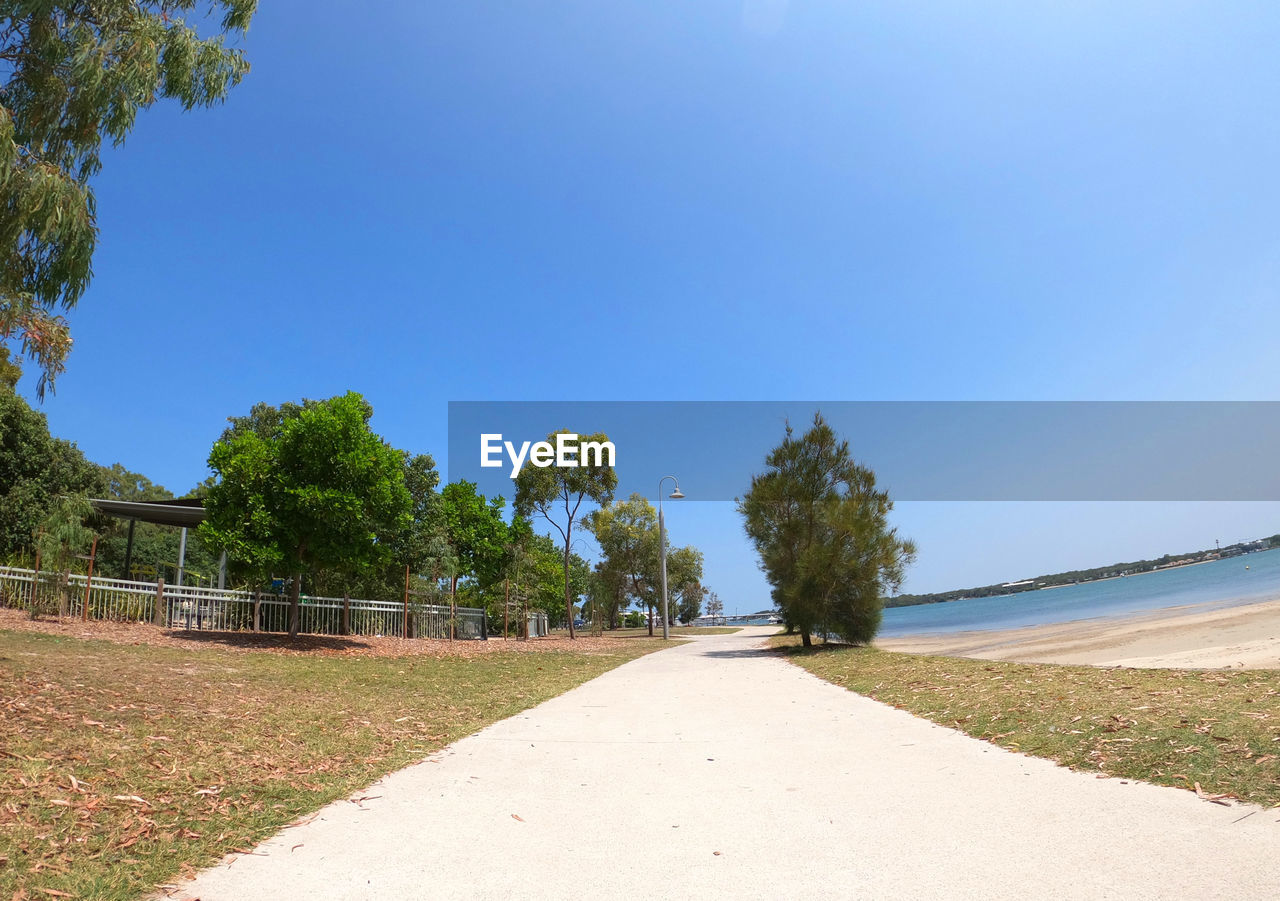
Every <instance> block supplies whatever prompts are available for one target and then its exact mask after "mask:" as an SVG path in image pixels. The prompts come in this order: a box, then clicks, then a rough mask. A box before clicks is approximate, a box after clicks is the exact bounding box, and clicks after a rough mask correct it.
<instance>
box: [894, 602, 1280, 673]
mask: <svg viewBox="0 0 1280 901" xmlns="http://www.w3.org/2000/svg"><path fill="white" fill-rule="evenodd" d="M876 646H877V647H879V648H883V649H885V650H887V651H906V652H908V653H913V654H940V655H948V656H958V657H980V658H984V659H988V660H1021V661H1028V662H1037V663H1084V664H1091V665H1095V666H1131V667H1168V668H1197V669H1280V599H1275V600H1268V601H1264V602H1261V603H1257V604H1248V605H1244V606H1239V607H1230V608H1226V609H1205V608H1203V607H1172V608H1168V609H1164V610H1158V611H1153V612H1148V613H1143V614H1137V615H1134V616H1129V617H1118V618H1108V619H1091V620H1078V621H1075V622H1068V623H1053V624H1050V625H1044V626H1029V627H1026V628H1022V629H1007V630H1000V631H989V632H985V631H984V632H976V631H975V632H955V633H952V634H949V635H925V636H910V635H907V636H901V637H895V638H883V639H878V640H877V641H876Z"/></svg>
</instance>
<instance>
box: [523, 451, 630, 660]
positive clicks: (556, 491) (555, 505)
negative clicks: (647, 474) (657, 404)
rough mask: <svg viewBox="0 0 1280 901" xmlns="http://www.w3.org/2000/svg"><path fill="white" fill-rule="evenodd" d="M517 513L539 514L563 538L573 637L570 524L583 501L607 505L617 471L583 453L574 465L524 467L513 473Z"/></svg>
mask: <svg viewBox="0 0 1280 901" xmlns="http://www.w3.org/2000/svg"><path fill="white" fill-rule="evenodd" d="M563 434H574V433H573V432H571V431H570V430H569V429H560V430H559V431H555V432H552V433H551V434H550V435H548V436H547V443H548V444H551V445H552V446H554V445H555V444H556V436H557V435H563ZM581 440H582V441H584V442H594V443H599V444H603V443H605V442H607V441H608V440H609V437H608V436H607V435H605V434H604V433H603V432H601V433H598V434H595V435H582V436H581ZM515 481H516V512H517V513H518V514H519V515H520V516H525V517H527V516H530V515H532V514H534V513H536V514H538V515H539V516H541V517H542V518H543V519H545V520H546V521H547V522H549V523H550V524H551V525H552V526H554V527H555V529H556V531H557V532H559V533H560V537H561V538H562V539H563V540H564V565H563V569H564V606H565V615H566V616H567V617H568V623H569V637H570V638H573V637H574V634H575V633H574V627H573V596H572V593H571V592H572V581H571V579H570V578H569V562H570V561H569V558H570V553H571V550H572V546H573V545H572V542H573V525H574V523H575V522H576V521H577V519H578V511H579V509H581V507H582V504H583V502H584V501H594V502H595V503H597V504H601V505H603V504H607V503H609V501H610V500H612V499H613V490H614V489H615V488H617V487H618V474H617V473H616V472H614V471H613V467H612V466H608V465H605V463H604V462H603V460H602V459H600V458H597V459H596V460H595V461H594V462H590V460H589V457H588V456H587V455H585V454H584V455H583V458H582V460H580V461H579V465H577V466H571V467H570V466H537V465H530V466H525V467H524V468H523V469H521V470H520V473H519V475H517V476H516V480H515Z"/></svg>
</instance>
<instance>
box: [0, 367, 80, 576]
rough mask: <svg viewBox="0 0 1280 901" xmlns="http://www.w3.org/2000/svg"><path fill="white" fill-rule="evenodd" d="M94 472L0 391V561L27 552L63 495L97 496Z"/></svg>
mask: <svg viewBox="0 0 1280 901" xmlns="http://www.w3.org/2000/svg"><path fill="white" fill-rule="evenodd" d="M101 490H102V482H101V476H100V474H99V470H98V468H97V467H96V466H94V465H93V464H92V463H90V462H89V461H87V460H86V459H85V458H84V454H83V453H81V451H80V449H79V448H78V447H76V446H75V445H74V444H72V443H71V442H70V441H63V440H62V439H60V438H54V437H53V436H52V435H50V434H49V423H48V421H47V420H46V419H45V416H44V414H43V413H38V412H36V411H35V410H33V409H31V407H30V405H28V404H27V402H26V401H25V400H23V399H22V398H21V397H19V396H18V395H17V394H15V393H14V392H13V390H12V389H11V388H8V387H5V386H0V559H8V558H11V557H13V556H15V555H17V554H25V553H27V552H30V551H32V550H33V541H34V539H35V536H36V534H37V533H38V531H39V527H40V523H41V522H42V521H43V520H44V519H45V517H46V516H48V515H49V513H50V511H51V510H52V509H53V508H54V506H55V505H56V504H57V502H58V498H59V497H62V496H64V495H81V496H89V495H97V494H99V493H100V492H101Z"/></svg>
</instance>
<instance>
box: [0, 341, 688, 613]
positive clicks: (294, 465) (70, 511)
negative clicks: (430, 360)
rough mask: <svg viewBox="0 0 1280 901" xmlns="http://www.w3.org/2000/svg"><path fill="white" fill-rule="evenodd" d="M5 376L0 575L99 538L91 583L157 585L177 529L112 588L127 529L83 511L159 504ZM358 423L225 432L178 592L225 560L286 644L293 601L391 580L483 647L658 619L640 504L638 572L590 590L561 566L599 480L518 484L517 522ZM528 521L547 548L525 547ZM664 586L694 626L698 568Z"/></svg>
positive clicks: (298, 413) (315, 419)
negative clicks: (581, 625) (532, 631)
mask: <svg viewBox="0 0 1280 901" xmlns="http://www.w3.org/2000/svg"><path fill="white" fill-rule="evenodd" d="M19 375H20V370H19V368H18V367H17V365H16V364H15V363H12V362H10V360H9V357H8V354H7V352H5V350H4V349H3V348H0V376H2V377H3V379H0V436H3V437H2V438H0V562H3V563H15V564H21V565H26V566H30V565H31V564H32V562H33V560H34V557H35V554H36V551H37V548H38V547H39V548H41V549H42V550H43V552H44V554H45V559H46V560H48V561H49V563H48V564H46V568H48V567H49V566H52V565H53V564H54V562H55V561H54V558H55V557H56V558H57V565H58V566H60V567H61V566H63V565H64V564H65V566H66V567H67V568H71V569H79V570H81V571H82V570H83V568H84V563H85V561H84V560H83V559H80V556H79V555H84V554H87V552H88V550H89V542H90V539H91V538H92V536H93V535H95V534H96V535H97V537H98V545H97V557H96V561H95V572H96V573H98V574H99V575H101V576H106V577H125V578H141V579H147V580H151V579H155V578H164V579H166V580H167V581H169V582H170V583H172V582H173V581H174V579H175V578H176V576H177V572H176V570H177V561H178V557H179V551H178V544H179V532H178V530H177V529H175V528H167V527H161V526H154V525H149V524H146V523H134V524H133V533H134V534H133V553H132V559H131V561H130V563H129V566H128V572H126V571H125V570H126V567H125V548H126V544H127V542H128V536H129V528H130V526H129V523H127V522H124V521H121V520H118V519H112V518H110V517H105V516H101V515H98V514H97V513H95V512H94V511H93V510H92V508H91V506H90V505H89V503H88V500H89V498H98V497H105V498H114V499H120V500H133V501H163V500H171V499H173V498H174V495H173V493H172V492H170V491H168V490H167V489H165V488H164V487H163V486H161V485H157V484H155V483H153V482H152V481H150V480H149V479H148V478H147V477H146V476H144V475H141V474H139V473H135V472H132V471H130V470H128V469H126V468H125V467H124V466H123V465H121V464H119V463H117V464H113V465H112V466H110V467H104V466H99V465H97V464H94V463H92V462H90V461H88V460H86V459H85V457H84V455H83V453H81V452H80V450H79V449H78V448H77V447H76V446H75V445H74V444H72V443H71V442H68V441H63V440H61V439H57V438H54V437H53V436H51V435H50V433H49V429H48V424H47V422H46V420H45V417H44V416H43V414H40V413H38V412H36V411H34V410H33V409H32V408H31V407H30V406H29V405H28V404H27V403H26V401H25V400H23V399H22V398H21V397H19V396H18V395H17V394H16V392H15V391H14V385H15V384H16V382H17V379H18V376H19ZM372 414H373V410H372V408H371V407H370V406H369V404H368V403H367V402H366V401H365V400H364V398H362V397H361V396H360V395H358V394H355V393H348V394H346V395H341V396H338V397H334V398H329V399H327V400H321V401H313V400H304V401H303V402H301V403H284V404H280V405H279V406H272V405H269V404H257V405H255V406H254V407H253V408H252V409H251V410H249V411H248V412H247V413H246V414H244V415H241V416H234V417H231V418H230V419H229V420H228V426H227V428H226V429H225V430H224V431H223V433H222V435H221V436H220V438H219V439H218V441H217V442H216V443H215V445H214V447H213V449H212V450H211V452H210V456H209V464H210V468H211V470H212V471H213V475H212V476H210V477H209V478H208V479H206V480H204V481H203V482H201V483H200V484H198V485H196V486H194V487H193V488H192V489H191V490H190V491H189V492H187V494H186V495H185V496H186V497H198V498H201V499H203V501H204V503H205V508H206V511H207V518H206V521H205V523H204V524H202V526H201V527H200V528H199V529H195V530H192V531H191V533H190V534H189V536H188V540H187V545H186V556H185V578H184V583H185V584H192V583H203V584H211V583H212V582H213V580H214V579H215V578H216V575H217V572H218V559H219V556H220V554H221V552H222V551H223V550H225V551H226V552H227V555H228V572H227V575H228V587H237V588H245V589H249V590H254V591H263V592H283V593H284V594H286V595H287V596H288V597H289V598H290V600H291V601H292V603H291V626H292V627H293V628H294V629H296V628H297V626H298V617H297V612H298V602H299V600H300V597H301V595H302V594H304V593H305V594H308V595H317V596H326V597H341V596H343V595H344V594H346V595H349V596H351V597H359V598H368V599H375V600H387V601H399V600H401V599H402V598H403V597H404V593H405V582H406V571H407V572H408V575H409V579H408V581H409V589H410V593H411V599H412V602H413V603H433V604H442V605H456V606H467V607H482V608H485V609H486V610H487V611H488V614H489V621H490V625H491V631H493V632H498V631H500V630H501V628H502V626H503V623H504V622H506V623H508V624H509V625H510V627H511V629H512V630H513V631H515V630H517V629H518V628H519V624H520V623H522V622H524V620H525V617H526V614H528V613H529V612H532V611H537V610H541V611H543V612H545V613H546V614H547V617H548V620H549V622H550V624H551V625H552V627H553V628H554V627H560V626H565V625H570V624H572V621H573V618H575V617H578V616H581V617H582V618H583V619H585V620H588V621H591V622H592V623H593V624H594V625H597V626H599V625H604V626H608V627H618V626H621V625H623V624H624V623H625V608H626V607H627V606H629V605H630V603H632V602H637V603H640V604H642V605H645V606H651V607H653V608H655V609H656V606H657V595H656V591H657V589H656V586H657V584H658V578H657V572H658V570H657V539H656V520H655V519H654V517H653V513H652V507H649V506H648V502H647V501H644V500H643V499H639V501H638V502H639V503H640V504H642V505H643V506H644V507H645V508H647V510H646V512H645V513H644V514H643V516H642V518H645V520H646V521H645V525H644V528H645V530H646V535H645V536H644V538H643V543H644V547H645V552H646V554H647V556H645V557H643V558H640V557H637V558H636V559H635V560H632V561H629V562H628V565H627V572H628V574H629V575H630V577H631V582H630V587H629V588H627V589H626V590H624V591H621V592H619V591H617V590H614V586H613V585H612V583H608V584H606V581H605V580H606V579H613V578H614V577H615V573H616V572H618V571H619V568H618V566H617V565H615V563H613V562H610V558H609V557H608V556H607V555H606V559H605V561H604V562H603V563H602V567H603V569H604V570H605V574H604V575H603V576H602V574H601V572H600V569H601V567H597V570H596V571H593V570H592V568H591V566H590V565H589V564H588V563H587V561H586V560H585V559H584V558H583V557H582V556H581V555H580V554H579V553H577V552H575V547H580V546H581V541H580V540H579V535H580V533H581V531H582V527H583V526H584V525H589V523H590V522H591V517H592V516H593V515H594V513H595V512H596V511H595V508H596V506H597V505H598V504H600V503H601V502H603V505H604V506H603V507H602V508H601V509H605V510H612V509H613V505H611V504H610V503H609V499H610V497H611V494H612V488H613V486H614V485H615V484H616V476H614V473H613V472H612V470H608V471H607V472H595V473H593V472H585V473H583V472H578V473H572V474H571V475H572V476H573V478H568V479H565V478H560V477H559V476H555V475H554V474H553V478H551V479H544V480H535V479H526V480H525V481H523V482H520V483H517V485H516V489H517V494H518V495H519V499H520V500H521V501H522V502H523V509H522V510H518V511H509V510H508V509H507V501H506V499H504V498H502V497H495V498H487V497H485V496H484V495H483V494H480V493H479V492H478V491H477V487H476V485H475V484H474V483H471V482H466V481H458V482H454V483H451V484H448V485H444V486H441V484H440V475H439V473H438V471H437V470H436V467H435V461H434V460H433V459H432V457H431V456H430V455H427V454H410V453H407V452H405V451H402V450H398V449H396V448H394V447H392V446H391V445H389V444H388V443H387V442H386V441H384V440H383V439H382V438H381V437H380V436H378V435H377V434H376V433H375V432H374V431H373V429H372V427H371V417H372ZM601 437H603V436H601ZM526 471H535V472H537V473H544V472H546V470H541V469H539V470H534V469H533V468H531V467H530V468H526ZM633 500H636V499H633ZM566 503H567V504H568V506H567V507H566V506H565V504H566ZM522 514H523V515H522ZM539 516H540V517H542V518H545V519H546V520H547V522H548V523H550V524H551V525H552V526H553V527H554V529H555V531H554V532H553V534H554V535H555V537H552V536H549V535H546V534H541V533H540V532H538V531H536V530H535V528H534V526H535V525H536V524H537V520H535V519H534V517H539ZM588 531H589V529H588ZM557 539H560V540H557ZM613 547H614V546H613V545H612V544H611V545H610V548H613ZM55 551H56V553H54V552H55ZM668 571H669V574H670V576H671V579H670V585H671V598H672V605H671V610H672V616H673V618H680V619H685V620H688V619H691V618H692V617H693V616H696V615H697V613H698V612H699V605H700V602H701V596H702V588H701V584H700V580H701V554H700V553H698V552H696V551H695V550H694V549H692V548H674V549H670V556H669V560H668Z"/></svg>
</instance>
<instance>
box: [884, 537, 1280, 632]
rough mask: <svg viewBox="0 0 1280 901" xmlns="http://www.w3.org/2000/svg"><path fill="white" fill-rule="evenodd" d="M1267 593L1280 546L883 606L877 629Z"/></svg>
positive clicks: (946, 628) (1003, 624)
mask: <svg viewBox="0 0 1280 901" xmlns="http://www.w3.org/2000/svg"><path fill="white" fill-rule="evenodd" d="M1246 566H1247V567H1248V569H1245V567H1246ZM1270 598H1280V548H1276V549H1274V550H1270V551H1261V552H1259V553H1256V554H1245V555H1244V556H1242V557H1229V558H1228V559H1226V560H1215V561H1214V562H1212V563H1201V564H1198V565H1196V566H1183V567H1179V568H1177V569H1166V570H1161V571H1159V572H1153V573H1144V574H1143V575H1139V576H1126V577H1124V578H1121V579H1110V580H1108V581H1105V582H1091V583H1089V584H1086V585H1067V586H1065V587H1062V588H1049V589H1045V590H1042V591H1025V592H1023V593H1021V594H1013V595H1005V596H1003V597H991V598H969V599H968V600H963V601H950V602H948V603H945V604H921V605H919V606H917V607H894V608H891V609H888V610H885V612H884V624H883V625H882V626H881V628H880V634H881V635H910V634H916V633H928V632H962V631H966V630H969V629H1013V628H1017V627H1018V626H1038V625H1041V624H1043V623H1061V622H1067V621H1069V620H1073V619H1093V618H1095V617H1102V616H1120V615H1123V614H1126V613H1137V612H1141V611H1144V610H1157V609H1159V608H1161V607H1181V606H1183V605H1186V604H1205V605H1211V606H1215V607H1231V606H1235V605H1238V604H1249V603H1253V602H1255V601H1262V600H1268V599H1270Z"/></svg>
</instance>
